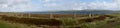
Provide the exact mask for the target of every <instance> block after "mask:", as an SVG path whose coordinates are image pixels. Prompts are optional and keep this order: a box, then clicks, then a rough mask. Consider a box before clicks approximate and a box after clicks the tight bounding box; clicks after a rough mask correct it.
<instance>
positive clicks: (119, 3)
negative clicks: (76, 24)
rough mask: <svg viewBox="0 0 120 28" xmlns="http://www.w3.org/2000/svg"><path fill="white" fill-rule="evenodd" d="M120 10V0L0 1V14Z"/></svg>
mask: <svg viewBox="0 0 120 28" xmlns="http://www.w3.org/2000/svg"><path fill="white" fill-rule="evenodd" d="M85 9H95V10H120V0H0V12H26V11H60V10H85Z"/></svg>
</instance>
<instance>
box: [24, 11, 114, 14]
mask: <svg viewBox="0 0 120 28" xmlns="http://www.w3.org/2000/svg"><path fill="white" fill-rule="evenodd" d="M26 13H31V14H50V13H52V14H90V13H91V14H112V13H114V12H99V11H96V12H89V11H76V12H26Z"/></svg>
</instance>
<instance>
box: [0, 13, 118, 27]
mask: <svg viewBox="0 0 120 28" xmlns="http://www.w3.org/2000/svg"><path fill="white" fill-rule="evenodd" d="M112 15H114V14H112ZM114 16H117V17H120V16H118V15H114ZM87 18H88V17H85V19H87ZM116 19H117V18H116ZM58 20H60V21H62V22H63V24H62V25H61V26H64V28H66V26H80V27H82V28H96V27H99V26H102V25H105V24H107V21H110V20H111V19H109V18H108V19H105V20H102V21H94V22H89V23H79V22H78V20H77V19H76V18H59V19H58ZM0 28H28V27H27V26H26V27H22V26H17V25H12V24H8V23H3V22H2V21H0ZM113 28H120V25H118V26H113Z"/></svg>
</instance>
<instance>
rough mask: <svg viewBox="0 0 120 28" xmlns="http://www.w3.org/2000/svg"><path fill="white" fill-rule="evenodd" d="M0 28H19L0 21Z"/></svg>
mask: <svg viewBox="0 0 120 28" xmlns="http://www.w3.org/2000/svg"><path fill="white" fill-rule="evenodd" d="M0 28H20V27H18V26H14V25H12V24H8V23H5V22H1V21H0Z"/></svg>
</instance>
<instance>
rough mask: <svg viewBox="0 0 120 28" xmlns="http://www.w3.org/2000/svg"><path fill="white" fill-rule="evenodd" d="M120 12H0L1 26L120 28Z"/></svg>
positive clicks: (26, 27) (23, 27) (8, 27)
mask: <svg viewBox="0 0 120 28" xmlns="http://www.w3.org/2000/svg"><path fill="white" fill-rule="evenodd" d="M119 17H120V14H93V15H91V16H90V15H89V14H17V13H0V28H120V18H119Z"/></svg>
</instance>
